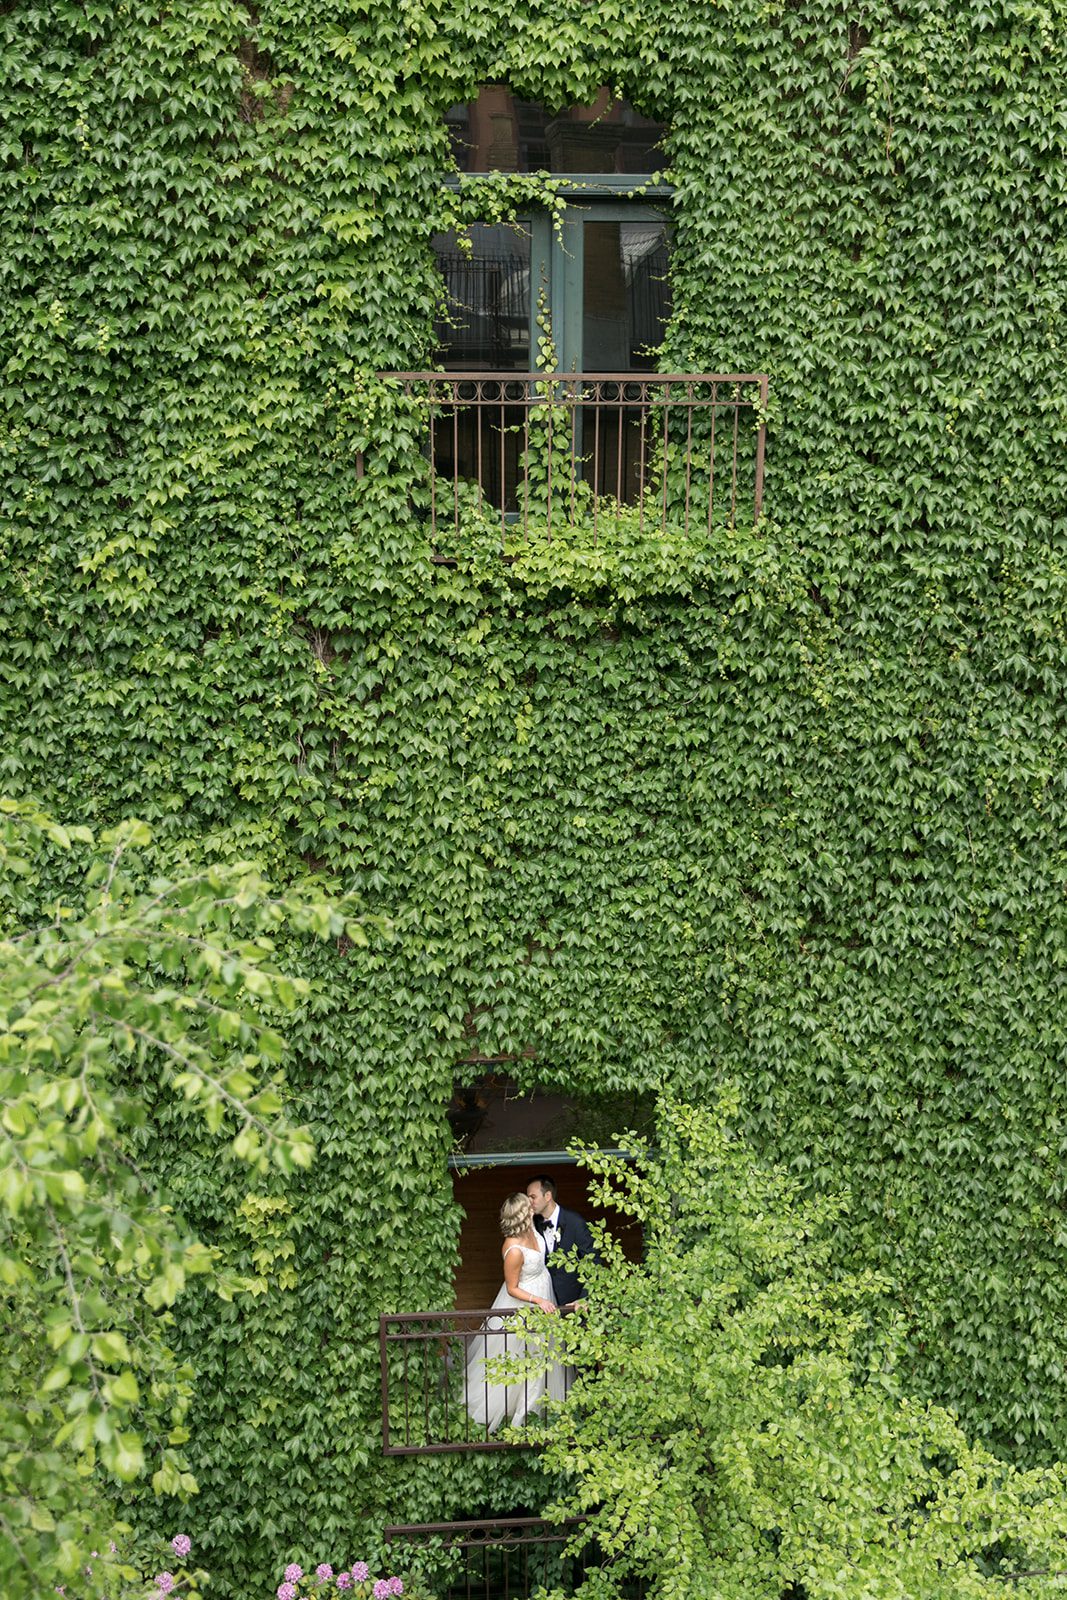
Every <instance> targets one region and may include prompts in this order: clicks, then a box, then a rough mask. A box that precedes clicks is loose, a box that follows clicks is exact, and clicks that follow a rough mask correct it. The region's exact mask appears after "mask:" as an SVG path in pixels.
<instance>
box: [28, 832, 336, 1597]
mask: <svg viewBox="0 0 1067 1600" xmlns="http://www.w3.org/2000/svg"><path fill="white" fill-rule="evenodd" d="M150 843H151V836H150V833H149V830H148V829H147V828H146V827H145V826H144V824H142V823H128V824H124V825H121V826H120V827H118V828H116V829H113V830H110V831H108V832H105V833H103V834H102V835H101V836H100V838H99V839H94V837H93V835H92V833H91V832H90V831H89V829H88V828H85V827H73V828H69V829H68V828H64V827H62V826H61V825H59V824H58V823H56V822H54V821H53V820H52V819H51V818H49V817H47V816H46V815H44V814H42V813H39V812H36V811H34V810H33V809H32V808H29V807H26V806H17V805H15V804H14V803H13V802H0V894H2V896H3V900H4V904H3V906H2V911H3V926H2V927H0V1286H2V1304H3V1317H2V1319H0V1351H2V1364H3V1371H4V1393H3V1398H2V1400H0V1529H2V1531H3V1538H2V1539H0V1585H2V1587H3V1592H4V1594H5V1595H11V1596H12V1597H15V1596H22V1595H36V1594H50V1593H51V1592H52V1587H53V1585H54V1583H55V1581H56V1579H57V1578H60V1577H62V1578H64V1579H68V1580H69V1579H70V1578H71V1577H72V1576H73V1575H78V1577H79V1580H80V1582H79V1589H80V1592H85V1593H90V1592H93V1591H94V1590H95V1587H96V1583H98V1582H100V1581H102V1580H103V1578H104V1577H105V1576H106V1575H107V1574H106V1572H105V1569H104V1566H103V1564H102V1563H98V1564H97V1568H96V1574H95V1581H94V1579H93V1577H92V1576H91V1575H86V1574H84V1573H83V1572H82V1571H81V1570H80V1569H83V1568H84V1567H85V1565H86V1558H87V1557H88V1556H89V1555H90V1554H91V1552H92V1547H93V1546H94V1545H96V1546H99V1548H100V1550H102V1551H106V1549H107V1541H108V1540H109V1539H110V1538H111V1536H112V1534H113V1533H114V1532H115V1528H114V1526H113V1525H109V1522H108V1513H107V1510H106V1502H105V1501H104V1500H103V1499H102V1498H101V1494H100V1485H101V1481H102V1480H106V1479H107V1478H110V1479H111V1480H112V1481H115V1480H118V1481H119V1482H122V1483H129V1482H132V1481H134V1480H136V1479H137V1478H139V1477H140V1476H141V1475H142V1474H144V1473H145V1472H146V1471H148V1470H149V1469H152V1486H153V1488H154V1489H155V1490H156V1492H157V1493H165V1492H169V1493H175V1492H180V1493H181V1494H183V1495H184V1496H188V1495H190V1494H192V1493H195V1491H196V1481H195V1478H194V1477H193V1475H192V1474H191V1473H190V1471H189V1468H188V1462H187V1460H186V1457H185V1453H184V1449H183V1446H184V1445H185V1443H186V1441H187V1439H188V1430H187V1428H186V1426H185V1423H186V1414H187V1410H188V1405H189V1400H190V1397H191V1394H192V1380H193V1372H192V1369H191V1368H190V1367H189V1366H188V1364H187V1363H185V1362H183V1361H181V1360H180V1359H179V1358H178V1357H177V1356H176V1355H175V1352H174V1350H173V1348H172V1339H171V1329H172V1328H173V1323H174V1318H173V1314H172V1313H171V1311H170V1308H171V1307H173V1306H174V1305H175V1303H176V1301H177V1299H178V1297H179V1295H180V1294H181V1292H182V1290H183V1289H184V1287H185V1284H186V1281H187V1279H188V1278H189V1277H190V1276H192V1275H194V1274H195V1275H207V1276H208V1277H209V1278H211V1280H212V1285H213V1288H214V1289H215V1291H216V1292H219V1293H222V1294H224V1295H226V1296H227V1297H230V1296H232V1294H233V1293H234V1292H235V1290H236V1289H239V1288H242V1287H244V1288H247V1285H242V1284H241V1282H240V1280H239V1279H237V1278H236V1277H235V1276H234V1275H233V1274H229V1275H227V1274H222V1275H220V1274H218V1273H217V1272H216V1270H215V1268H216V1258H215V1253H214V1252H213V1251H212V1250H210V1249H209V1248H207V1247H206V1246H205V1245H204V1244H203V1243H201V1242H200V1241H198V1240H197V1239H195V1238H194V1237H193V1236H192V1234H191V1233H190V1230H189V1228H188V1226H187V1225H186V1224H185V1223H184V1222H183V1220H182V1219H181V1218H180V1217H179V1216H178V1215H176V1214H175V1213H174V1211H173V1208H172V1207H171V1206H170V1205H169V1204H168V1203H167V1197H166V1182H165V1174H161V1173H160V1172H159V1171H158V1169H157V1168H156V1166H155V1165H154V1164H151V1163H149V1162H146V1160H145V1145H146V1137H147V1133H148V1122H149V1108H150V1105H151V1101H152V1088H153V1086H155V1087H156V1089H157V1092H158V1089H159V1088H165V1090H166V1093H167V1094H169V1095H170V1096H171V1097H173V1099H174V1100H175V1101H176V1102H177V1104H178V1105H179V1106H180V1108H181V1109H180V1113H179V1115H180V1118H181V1120H182V1121H183V1122H188V1121H189V1120H190V1119H193V1120H195V1121H197V1122H201V1121H202V1122H203V1124H204V1125H205V1126H206V1127H207V1129H208V1130H209V1132H210V1133H211V1134H213V1135H216V1136H222V1135H225V1138H226V1139H227V1141H228V1144H229V1149H230V1151H231V1153H232V1157H233V1158H234V1163H235V1165H236V1166H237V1167H238V1168H244V1169H247V1168H248V1166H249V1165H250V1166H251V1167H252V1169H253V1170H254V1171H258V1172H259V1173H261V1174H262V1173H265V1172H266V1171H267V1170H268V1168H269V1167H270V1166H273V1167H274V1168H275V1169H277V1170H278V1171H280V1172H282V1173H288V1172H291V1171H292V1170H293V1169H294V1168H296V1167H304V1166H307V1165H308V1163H309V1162H310V1160H311V1154H312V1147H311V1143H310V1140H309V1137H308V1134H307V1130H306V1128H303V1127H300V1126H298V1125H294V1124H293V1123H291V1122H290V1121H288V1120H287V1118H286V1116H285V1113H284V1105H283V1092H282V1085H281V1080H280V1078H279V1072H278V1069H279V1064H280V1062H281V1060H282V1056H283V1052H284V1045H283V1040H282V1037H281V1035H280V1034H279V1032H278V1031H277V1021H278V1019H279V1018H280V1017H282V1016H284V1015H286V1014H287V1013H291V1012H293V1011H294V1010H295V1009H296V1008H297V1007H298V1006H300V1005H301V1004H303V1003H305V1002H306V1000H307V997H308V984H307V982H306V981H305V980H303V979H295V980H294V979H290V978H288V977H286V976H285V975H284V973H283V972H282V971H280V970H279V968H278V965H277V959H276V950H275V942H274V936H275V935H276V933H277V932H278V930H281V929H289V930H292V931H300V930H304V931H313V932H315V933H317V934H319V935H321V936H323V937H334V938H337V937H339V936H341V935H342V934H343V935H344V936H345V937H347V938H349V939H352V938H357V939H359V940H360V941H364V940H365V939H366V934H365V933H364V931H363V929H362V927H361V926H360V925H359V924H358V923H357V922H355V921H353V920H352V919H351V918H346V916H345V914H344V911H343V909H342V908H340V907H331V905H330V904H328V903H327V902H326V901H324V900H323V898H322V897H321V895H318V896H308V895H300V894H298V893H297V892H295V891H289V892H288V893H286V894H283V895H272V894H271V893H270V892H269V890H268V888H267V885H266V884H265V882H264V880H263V879H262V877H261V876H260V875H259V874H258V873H257V872H256V871H255V869H254V868H253V867H251V866H249V865H248V864H241V863H236V864H233V865H224V866H208V867H202V866H196V865H194V864H191V863H190V864H186V865H185V870H183V871H180V872H177V873H175V871H174V864H172V866H171V872H170V873H169V874H168V875H167V876H165V877H164V876H152V875H150V874H148V873H147V871H146V868H145V866H144V863H143V861H142V860H140V859H139V857H140V855H141V854H142V853H143V850H144V847H146V846H148V845H149V844H150ZM42 855H51V856H52V857H53V858H55V857H59V858H61V859H62V860H63V863H64V866H65V868H66V870H67V871H68V873H69V874H70V876H71V888H70V890H69V892H68V893H66V894H63V895H62V896H59V897H57V898H56V899H55V900H53V901H52V903H51V904H50V905H49V906H48V907H47V913H46V915H45V916H44V917H42V918H41V919H40V920H37V921H31V922H22V921H21V920H20V917H21V914H22V913H23V911H24V906H25V902H26V901H27V900H28V899H31V898H32V886H33V878H34V876H35V873H36V867H35V862H36V861H37V860H38V859H39V858H40V857H41V856H42ZM146 1430H147V1433H148V1434H149V1436H150V1438H151V1448H150V1450H149V1451H147V1452H146V1448H145V1439H144V1435H145V1432H146ZM104 1559H105V1561H106V1560H107V1557H106V1556H105V1558H104ZM108 1592H110V1590H109V1591H108Z"/></svg>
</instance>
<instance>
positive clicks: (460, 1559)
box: [385, 1517, 644, 1600]
mask: <svg viewBox="0 0 1067 1600" xmlns="http://www.w3.org/2000/svg"><path fill="white" fill-rule="evenodd" d="M582 1527H583V1523H582V1519H581V1518H580V1517H570V1518H568V1519H567V1521H565V1522H562V1523H552V1522H546V1521H545V1519H544V1518H543V1517H507V1518H505V1517H491V1518H486V1519H483V1520H480V1521H473V1522H433V1523H430V1522H427V1523H407V1524H398V1525H397V1526H394V1527H391V1528H386V1530H385V1537H386V1540H387V1542H388V1543H389V1544H390V1546H391V1547H392V1548H393V1550H394V1551H395V1552H396V1554H397V1556H398V1558H399V1557H402V1558H403V1559H404V1561H405V1564H408V1563H411V1564H414V1563H415V1562H417V1564H418V1569H419V1571H420V1572H422V1573H424V1574H425V1575H426V1578H427V1580H428V1584H429V1586H430V1588H431V1589H432V1592H433V1593H434V1595H435V1596H437V1597H439V1600H531V1597H532V1596H533V1595H534V1594H536V1593H537V1592H538V1591H542V1590H546V1589H547V1590H552V1589H556V1590H560V1589H562V1590H563V1591H564V1592H565V1593H573V1591H574V1590H575V1589H576V1588H577V1587H578V1585H579V1584H580V1583H581V1582H582V1581H583V1579H585V1578H586V1577H588V1576H589V1574H590V1573H591V1572H593V1571H596V1570H599V1569H603V1568H604V1567H605V1566H606V1562H605V1558H604V1556H603V1555H602V1553H601V1552H600V1551H599V1550H598V1549H597V1547H596V1546H595V1545H591V1544H588V1543H587V1544H585V1546H584V1548H580V1549H579V1548H575V1547H576V1546H580V1545H581V1544H582V1541H581V1539H580V1538H578V1537H576V1535H580V1533H581V1529H582ZM412 1558H414V1561H413V1560H412ZM625 1593H626V1595H627V1597H628V1600H643V1595H644V1588H643V1586H642V1585H641V1584H640V1583H639V1582H630V1581H628V1582H627V1583H626V1585H625Z"/></svg>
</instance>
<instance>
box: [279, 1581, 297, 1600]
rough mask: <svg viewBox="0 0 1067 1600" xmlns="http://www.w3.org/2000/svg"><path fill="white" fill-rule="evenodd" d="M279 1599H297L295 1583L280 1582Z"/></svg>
mask: <svg viewBox="0 0 1067 1600" xmlns="http://www.w3.org/2000/svg"><path fill="white" fill-rule="evenodd" d="M278 1600H296V1585H295V1583H280V1584H279V1585H278Z"/></svg>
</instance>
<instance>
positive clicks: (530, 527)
mask: <svg viewBox="0 0 1067 1600" xmlns="http://www.w3.org/2000/svg"><path fill="white" fill-rule="evenodd" d="M382 376H383V377H388V378H394V379H395V380H396V382H397V383H398V384H400V385H401V386H402V388H403V391H404V393H405V394H406V395H407V396H408V397H410V398H411V399H412V400H413V401H414V402H415V403H416V405H417V406H418V408H419V410H420V412H421V419H422V425H423V430H424V431H423V454H424V456H425V458H426V463H427V466H426V478H425V482H424V485H423V488H422V490H421V492H420V493H419V496H418V503H419V504H420V505H421V506H422V507H423V508H424V510H425V512H426V514H427V515H428V518H429V523H430V533H431V539H432V542H433V545H434V549H435V550H436V552H437V553H438V555H439V557H441V558H443V559H449V558H450V557H451V556H453V555H456V554H459V553H460V551H461V550H462V548H463V547H464V545H465V543H466V542H467V539H468V538H469V534H470V527H471V526H472V525H479V524H481V525H484V524H486V523H487V522H490V521H491V522H493V523H494V524H495V525H497V526H498V529H499V537H500V542H501V546H502V548H503V549H504V551H505V553H508V552H511V553H515V552H516V551H518V550H519V549H521V548H522V546H523V544H524V543H528V542H529V541H530V539H531V537H533V536H536V537H541V538H548V539H551V538H552V537H553V534H554V533H559V532H561V531H562V530H563V528H564V527H565V526H567V525H570V526H574V525H575V524H576V523H579V522H581V523H584V524H585V525H587V526H588V528H589V531H590V534H591V539H592V543H593V544H594V545H595V544H596V543H597V542H598V540H599V539H600V538H601V537H602V536H603V535H604V533H606V532H607V531H608V529H609V528H610V527H611V525H612V524H615V525H616V526H617V525H618V524H619V523H620V522H622V521H623V520H626V519H628V520H629V521H631V522H632V523H634V524H635V525H636V527H637V530H638V531H642V530H643V529H644V528H646V527H647V528H648V529H649V530H650V531H652V530H655V529H659V530H660V531H661V532H662V533H664V534H666V533H667V531H668V530H670V531H671V532H672V533H673V532H675V531H677V532H679V533H682V534H685V535H689V534H691V533H697V532H699V531H700V530H704V531H706V532H708V533H710V532H711V531H712V529H714V528H717V527H736V526H738V525H745V524H748V525H753V524H755V523H756V522H758V520H759V516H760V512H761V510H762V506H763V471H764V455H765V450H766V421H765V416H766V408H767V397H768V388H769V380H768V379H767V378H766V376H764V375H761V374H758V373H724V374H723V373H715V374H712V373H697V374H689V375H686V374H676V373H672V374H658V373H642V372H634V373H558V374H547V373H544V374H542V373H512V372H443V373H442V372H396V373H383V374H382ZM472 514H474V515H473V519H472Z"/></svg>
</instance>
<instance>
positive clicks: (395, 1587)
mask: <svg viewBox="0 0 1067 1600" xmlns="http://www.w3.org/2000/svg"><path fill="white" fill-rule="evenodd" d="M389 1593H390V1594H403V1593H404V1580H403V1578H390V1579H389Z"/></svg>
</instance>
